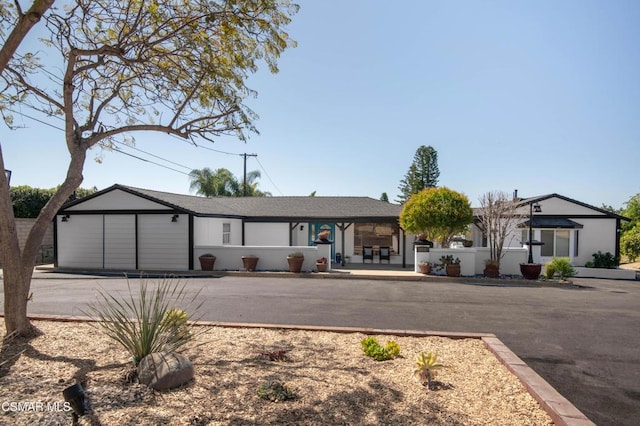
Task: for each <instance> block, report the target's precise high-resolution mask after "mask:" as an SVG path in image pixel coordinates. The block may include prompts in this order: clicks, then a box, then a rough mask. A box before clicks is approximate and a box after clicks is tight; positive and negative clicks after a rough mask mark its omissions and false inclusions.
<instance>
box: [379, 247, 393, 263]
mask: <svg viewBox="0 0 640 426" xmlns="http://www.w3.org/2000/svg"><path fill="white" fill-rule="evenodd" d="M383 260H386V261H387V262H388V263H389V264H391V249H390V248H389V247H388V246H380V263H382V261H383Z"/></svg>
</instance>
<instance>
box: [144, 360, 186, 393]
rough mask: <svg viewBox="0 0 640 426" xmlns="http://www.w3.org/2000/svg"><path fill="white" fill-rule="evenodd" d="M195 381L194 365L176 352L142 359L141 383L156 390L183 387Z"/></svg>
mask: <svg viewBox="0 0 640 426" xmlns="http://www.w3.org/2000/svg"><path fill="white" fill-rule="evenodd" d="M191 379H193V364H192V363H191V361H190V360H189V358H187V357H186V356H184V355H182V354H179V353H175V352H156V353H152V354H149V355H147V356H146V357H144V358H142V361H140V364H139V365H138V380H139V381H140V383H142V384H144V385H147V386H149V387H150V388H153V389H155V390H159V391H162V390H167V389H171V388H175V387H178V386H182V385H183V384H185V383H187V382H188V381H190V380H191Z"/></svg>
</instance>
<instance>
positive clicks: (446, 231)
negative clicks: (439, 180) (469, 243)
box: [400, 187, 473, 247]
mask: <svg viewBox="0 0 640 426" xmlns="http://www.w3.org/2000/svg"><path fill="white" fill-rule="evenodd" d="M472 222H473V210H472V209H471V204H470V203H469V199H468V198H467V196H466V195H464V194H461V193H459V192H456V191H453V190H451V189H449V188H447V187H440V188H425V189H423V190H422V191H420V192H418V193H416V194H413V195H412V196H411V198H409V200H407V202H406V203H405V204H404V206H403V208H402V212H401V213H400V226H402V228H403V229H404V230H405V231H407V232H410V233H412V234H418V233H424V234H427V235H428V238H429V239H434V240H437V241H439V242H440V244H441V245H442V247H447V246H448V245H449V242H450V241H451V238H452V237H453V236H454V235H456V234H460V233H463V232H465V231H466V230H467V226H469V224H470V223H472Z"/></svg>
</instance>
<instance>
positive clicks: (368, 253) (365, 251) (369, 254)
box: [362, 246, 373, 263]
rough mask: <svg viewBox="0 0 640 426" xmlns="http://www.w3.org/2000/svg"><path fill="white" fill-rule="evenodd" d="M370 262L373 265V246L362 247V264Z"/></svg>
mask: <svg viewBox="0 0 640 426" xmlns="http://www.w3.org/2000/svg"><path fill="white" fill-rule="evenodd" d="M365 260H370V261H371V263H373V246H362V263H364V261H365Z"/></svg>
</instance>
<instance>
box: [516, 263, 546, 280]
mask: <svg viewBox="0 0 640 426" xmlns="http://www.w3.org/2000/svg"><path fill="white" fill-rule="evenodd" d="M541 271H542V264H541V263H521V264H520V273H521V274H522V276H523V277H524V279H526V280H537V279H538V277H539V276H540V272H541Z"/></svg>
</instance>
